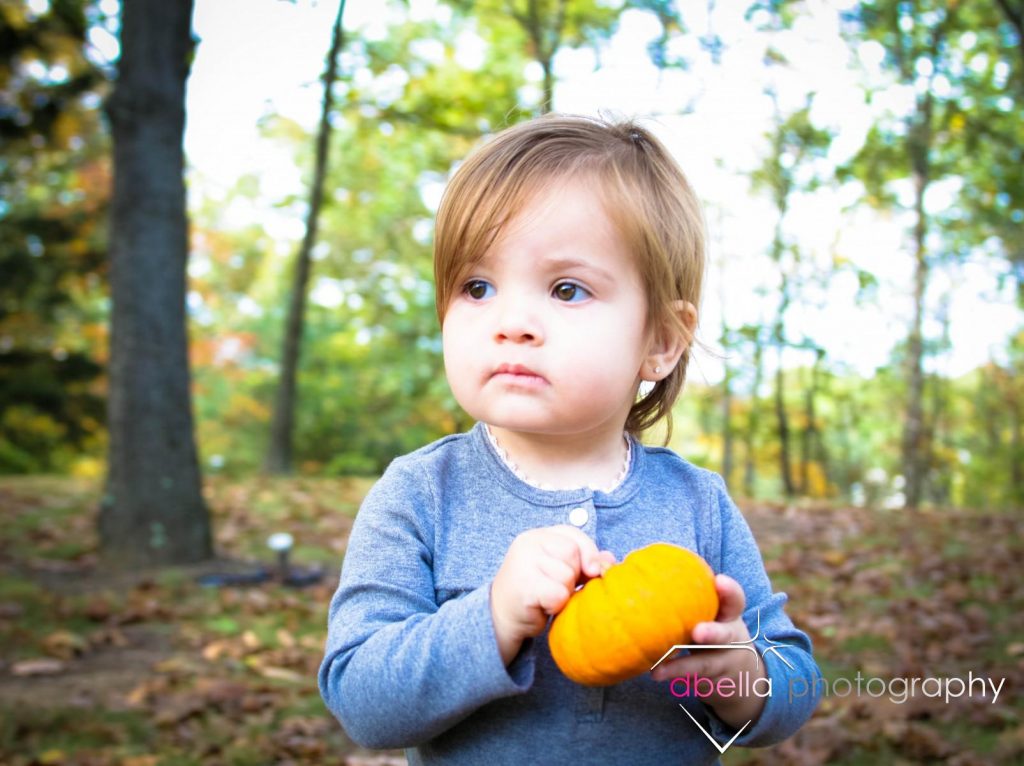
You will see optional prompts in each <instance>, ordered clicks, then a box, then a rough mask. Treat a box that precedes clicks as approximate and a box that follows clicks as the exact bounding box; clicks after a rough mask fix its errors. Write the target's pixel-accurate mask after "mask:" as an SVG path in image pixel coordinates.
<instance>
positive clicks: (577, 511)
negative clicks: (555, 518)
mask: <svg viewBox="0 0 1024 766" xmlns="http://www.w3.org/2000/svg"><path fill="white" fill-rule="evenodd" d="M589 518H590V514H588V513H587V509H586V508H573V509H572V510H571V511H569V523H570V524H572V525H573V526H577V527H582V526H583V525H584V524H586V523H587V519H589Z"/></svg>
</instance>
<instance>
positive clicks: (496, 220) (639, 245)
mask: <svg viewBox="0 0 1024 766" xmlns="http://www.w3.org/2000/svg"><path fill="white" fill-rule="evenodd" d="M588 176H589V177H591V178H594V179H596V180H597V181H598V183H597V184H596V187H597V188H598V190H599V193H600V194H601V196H602V197H603V201H604V206H605V208H606V210H607V212H608V215H609V217H610V219H611V221H612V223H613V225H615V227H616V228H617V229H618V231H619V232H620V235H621V236H622V239H623V241H624V242H625V243H626V245H627V247H629V249H630V250H631V252H633V253H634V254H635V256H636V259H637V261H636V262H637V266H638V269H639V271H640V274H641V277H642V280H643V285H644V288H645V293H646V296H647V322H648V326H650V327H654V326H656V325H655V323H668V324H669V326H674V327H675V329H676V330H678V331H679V332H681V333H682V334H683V337H685V338H686V339H687V341H688V343H687V348H686V351H685V352H684V353H683V356H682V358H681V359H680V360H679V364H678V365H677V366H676V368H675V369H674V370H673V371H672V373H671V374H670V375H669V376H668V377H666V378H664V379H663V380H660V381H658V382H657V383H656V384H655V385H654V387H653V388H652V389H651V390H650V391H648V392H647V393H646V395H644V396H643V397H641V398H639V399H638V400H637V402H636V403H635V404H634V405H633V407H632V409H631V410H630V411H629V416H628V417H627V419H626V430H627V431H629V432H630V433H632V434H635V435H638V434H639V433H640V432H642V431H644V430H645V429H647V428H649V427H650V426H652V425H654V424H655V423H657V422H658V421H659V420H661V419H662V418H668V423H669V426H670V427H671V414H670V413H671V408H672V404H673V403H674V402H675V400H676V397H677V396H678V395H679V392H680V391H681V390H682V387H683V382H684V380H685V378H686V366H687V362H688V361H689V350H690V345H691V343H692V340H693V338H692V332H691V330H690V328H687V327H686V326H685V325H684V324H683V322H682V321H681V320H680V318H679V316H678V313H677V312H676V311H674V310H673V302H674V301H677V300H684V301H688V302H690V303H692V304H693V306H694V307H698V306H699V305H700V292H701V284H702V281H703V275H704V219H703V215H702V213H701V207H700V202H699V201H698V200H697V197H696V195H695V194H694V192H693V190H692V189H691V187H690V184H689V182H688V181H687V180H686V177H685V176H684V175H683V172H682V170H681V169H680V168H679V166H678V165H677V164H676V162H675V160H674V159H673V158H672V156H671V155H670V154H669V153H668V151H667V150H666V149H665V147H664V145H663V144H662V143H661V142H660V141H658V139H656V138H655V137H654V136H653V135H651V133H649V132H648V131H647V130H645V129H644V128H643V127H641V126H640V125H638V124H637V123H635V122H633V121H627V122H608V121H605V120H600V119H593V118H589V117H576V116H566V115H546V116H544V117H540V118H538V119H535V120H531V121H529V122H524V123H520V124H518V125H515V126H513V127H511V128H508V129H506V130H504V131H502V132H500V133H498V134H497V135H496V136H494V137H493V138H492V139H491V140H490V141H488V142H487V143H485V144H484V145H483V146H482V147H480V148H478V149H477V150H475V151H474V152H472V153H471V154H470V155H469V157H467V158H466V160H465V161H464V162H463V163H462V165H460V166H459V168H458V169H457V170H456V172H455V174H454V177H453V178H452V180H451V182H450V183H449V185H448V188H447V189H446V190H445V193H444V197H443V198H442V200H441V205H440V208H439V209H438V211H437V222H436V227H435V231H434V280H435V289H436V293H435V299H436V305H437V315H438V318H439V319H440V320H441V322H442V323H443V322H444V316H445V313H446V312H447V309H448V306H449V304H450V302H451V300H452V298H453V297H454V296H455V295H456V294H457V293H458V291H459V289H460V282H461V281H462V280H463V279H465V277H466V276H467V275H468V273H469V271H470V270H471V269H472V267H473V264H474V263H476V262H477V261H479V260H480V259H481V258H483V257H484V255H485V254H486V252H487V250H488V248H490V246H491V244H492V243H493V242H494V241H495V239H496V238H497V237H498V235H499V234H500V233H501V231H502V228H503V227H504V226H505V225H506V224H507V223H508V222H509V221H511V220H512V219H513V218H514V217H515V216H516V214H517V213H518V212H519V211H520V210H522V209H523V207H524V206H525V205H526V204H527V202H528V201H529V199H530V197H531V196H532V195H534V194H536V193H537V192H538V190H540V189H541V188H543V187H544V186H545V185H546V184H550V183H551V182H552V181H557V180H564V179H568V178H573V177H577V178H578V177H584V178H586V177H588Z"/></svg>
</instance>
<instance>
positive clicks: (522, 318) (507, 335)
mask: <svg viewBox="0 0 1024 766" xmlns="http://www.w3.org/2000/svg"><path fill="white" fill-rule="evenodd" d="M494 336H495V340H497V341H499V342H511V343H532V344H538V343H542V342H543V341H544V333H543V330H542V328H541V322H540V320H539V318H538V316H537V313H536V311H535V310H534V309H533V308H532V307H531V306H530V305H529V304H528V302H527V301H523V300H515V299H511V300H506V301H505V302H504V304H503V305H502V306H501V313H500V315H499V316H498V324H497V326H496V327H495V330H494Z"/></svg>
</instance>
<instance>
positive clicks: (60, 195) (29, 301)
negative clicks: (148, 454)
mask: <svg viewBox="0 0 1024 766" xmlns="http://www.w3.org/2000/svg"><path fill="white" fill-rule="evenodd" d="M104 21H105V19H104V18H103V16H102V14H101V13H100V12H99V11H98V9H97V8H96V7H95V6H94V5H93V4H92V3H89V2H84V1H83V0H79V1H77V2H76V1H75V0H66V1H65V2H60V3H52V4H49V5H48V6H46V7H45V8H43V9H40V10H33V6H32V5H31V4H28V3H15V2H7V3H4V4H2V5H0V273H2V274H3V279H2V280H0V472H9V471H20V472H28V471H56V470H64V469H67V467H68V466H69V465H70V464H71V462H72V460H73V459H74V458H75V456H76V455H77V453H78V452H79V451H82V450H88V449H96V448H97V447H98V442H99V439H100V432H101V430H102V428H101V423H102V421H103V400H102V397H101V396H100V395H99V392H98V391H97V386H98V380H99V375H100V373H101V371H102V368H101V366H100V362H101V361H102V356H103V353H104V349H103V340H104V337H103V333H102V332H101V331H100V328H101V327H102V316H101V311H102V308H101V306H102V302H103V300H104V296H103V286H102V276H103V274H104V265H105V261H104V248H105V229H104V227H103V225H102V223H101V222H102V220H103V217H104V214H105V211H106V206H107V200H108V191H107V185H108V178H109V162H108V159H107V156H106V152H107V148H108V142H107V136H106V133H105V131H104V130H103V128H102V125H101V121H100V117H99V114H100V110H99V103H100V99H101V97H102V95H103V93H104V92H105V90H106V85H107V79H106V75H105V73H104V71H103V70H102V68H101V66H100V65H98V64H97V63H95V61H93V60H92V59H90V58H89V57H88V56H87V55H86V51H87V50H88V43H87V34H88V30H89V28H90V26H91V25H102V24H103V23H104Z"/></svg>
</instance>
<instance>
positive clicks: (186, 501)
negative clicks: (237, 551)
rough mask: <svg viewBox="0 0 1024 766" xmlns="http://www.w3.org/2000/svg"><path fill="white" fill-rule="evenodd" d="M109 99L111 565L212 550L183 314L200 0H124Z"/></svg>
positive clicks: (107, 545) (105, 545)
mask: <svg viewBox="0 0 1024 766" xmlns="http://www.w3.org/2000/svg"><path fill="white" fill-rule="evenodd" d="M121 7H122V11H121V58H120V62H119V64H118V76H117V82H116V84H115V86H114V92H113V95H112V96H111V98H110V101H109V102H108V104H107V113H108V116H109V119H110V122H111V127H112V133H113V146H114V181H113V186H114V188H113V197H112V205H111V231H110V269H111V295H112V303H113V307H112V313H111V329H110V332H111V347H110V397H109V405H108V406H109V413H108V418H109V430H110V448H109V466H108V474H107V480H106V491H105V494H104V497H103V500H102V503H101V509H100V517H99V533H100V547H101V553H102V557H103V559H104V561H105V562H106V563H107V564H109V565H111V566H115V567H140V566H146V565H162V564H176V563H185V562H193V561H200V560H203V559H206V558H209V557H210V555H211V554H212V541H211V534H210V523H209V514H208V513H207V509H206V505H205V503H204V502H203V496H202V491H201V479H200V473H199V463H198V459H197V455H196V446H195V440H194V436H193V420H192V402H191V394H190V390H189V384H190V375H189V360H188V339H187V331H186V315H185V291H186V271H185V269H186V263H187V259H188V220H187V214H186V205H185V183H184V178H183V170H184V152H183V149H182V134H183V130H184V125H185V81H186V79H187V78H188V73H189V67H190V62H191V58H192V50H193V40H192V33H191V17H192V2H191V0H181V1H179V2H167V1H166V0H123V2H122V6H121Z"/></svg>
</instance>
